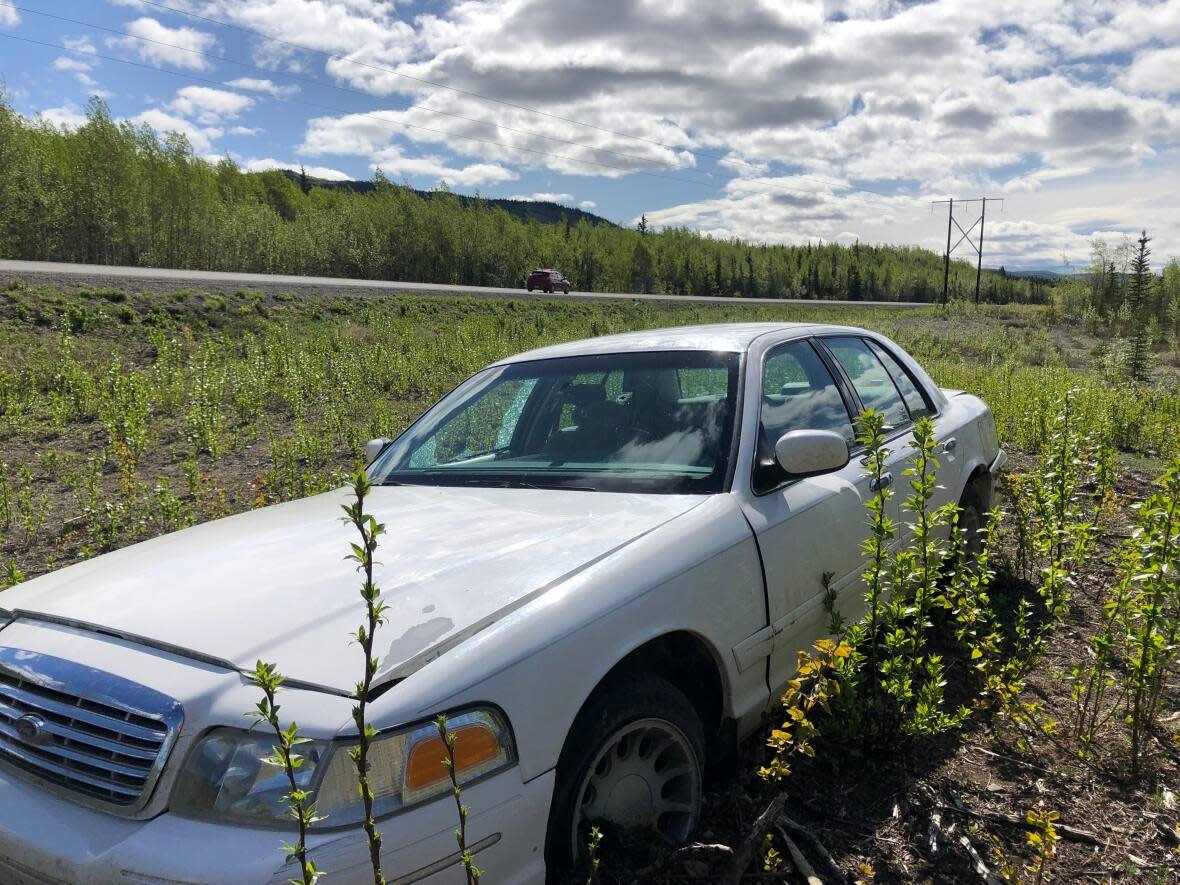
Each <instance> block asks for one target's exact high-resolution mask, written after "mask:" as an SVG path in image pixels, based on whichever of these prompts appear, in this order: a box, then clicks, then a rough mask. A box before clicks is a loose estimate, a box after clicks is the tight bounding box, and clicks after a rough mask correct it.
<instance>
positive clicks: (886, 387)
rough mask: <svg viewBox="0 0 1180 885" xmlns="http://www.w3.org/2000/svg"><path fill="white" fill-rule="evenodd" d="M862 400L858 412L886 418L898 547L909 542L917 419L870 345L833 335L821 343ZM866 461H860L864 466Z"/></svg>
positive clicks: (888, 472) (891, 513) (888, 475)
mask: <svg viewBox="0 0 1180 885" xmlns="http://www.w3.org/2000/svg"><path fill="white" fill-rule="evenodd" d="M821 341H822V344H823V346H824V347H826V348H827V350H828V352H829V353H830V354H831V356H832V358H833V359H834V360H835V362H836V364H837V365H838V366H839V367H840V370H841V371H842V372H843V373H844V376H845V377H846V378H847V379H848V383H849V384H851V386H852V389H853V390H854V391H855V392H856V398H857V400H859V403H858V408H859V409H861V410H863V409H867V408H872V409H875V410H876V411H878V412H881V413H882V414H883V415H884V416H885V446H886V448H888V449H889V457H888V458H887V459H886V472H885V476H884V477H883V479H884V480H885V482H886V484H887V485H889V486H890V487H891V488H892V490H893V496H892V498H891V499H890V501H889V516H890V518H891V519H893V521H894V523H896V524H897V528H898V531H897V533H896V534H895V536H894V539H895V543H900V542H902V541H904V540H905V537H906V530H905V528H904V523H905V518H907V516H908V514H907V513H905V512H903V510H902V507H901V502H902V501H903V500H905V498H906V496H907V495H909V492H910V487H909V482H908V478H907V477H906V476H905V470H906V468H907V467H909V466H910V464H911V463H912V462H913V455H914V449H913V442H914V434H913V419H912V418H911V417H910V411H909V409H908V408H907V407H906V403H905V400H904V398H903V397H902V395H901V392H900V391H899V390H898V389H897V385H896V384H894V382H893V379H892V378H891V377H890V375H889V373H888V372H887V371H886V369H885V366H884V364H883V363H882V362H881V360H880V359H879V358H878V357H877V355H876V354H875V353H874V352H873V349H872V348H871V346H870V342H869V341H868V340H867V339H865V338H862V337H860V336H857V335H831V336H825V337H824V338H822V339H821ZM864 460H865V459H864V457H863V454H862V457H861V459H860V461H861V463H862V464H863V463H864Z"/></svg>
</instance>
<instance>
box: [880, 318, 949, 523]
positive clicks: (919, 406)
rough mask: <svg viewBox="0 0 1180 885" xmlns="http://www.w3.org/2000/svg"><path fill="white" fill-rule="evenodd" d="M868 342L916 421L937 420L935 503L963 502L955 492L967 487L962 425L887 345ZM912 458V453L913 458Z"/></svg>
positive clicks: (935, 422)
mask: <svg viewBox="0 0 1180 885" xmlns="http://www.w3.org/2000/svg"><path fill="white" fill-rule="evenodd" d="M868 343H869V347H871V348H872V350H873V353H874V354H875V355H876V356H877V358H878V359H880V360H881V362H882V364H883V365H884V366H885V370H886V371H887V372H888V373H889V376H890V377H891V378H892V379H893V382H894V384H896V385H897V389H898V390H899V391H900V392H901V396H902V399H904V400H905V404H906V408H907V409H909V413H910V417H911V418H912V419H913V420H914V421H917V420H918V419H919V418H923V417H928V418H930V419H931V420H932V421H933V422H934V438H935V439H936V440H937V441H938V447H937V448H936V449H935V457H936V458H937V459H938V486H937V487H936V488H935V490H934V498H933V499H932V501H931V506H932V507H941V506H943V505H944V504H949V503H951V502H954V503H955V504H957V503H959V502H958V501H957V500H956V498H955V495H956V494H957V493H958V490H959V489H960V488H962V486H963V462H962V460H961V459H960V457H959V449H958V444H959V441H958V438H957V431H958V427H956V426H955V425H954V424H953V423H952V418H951V416H950V415H949V414H947V410H946V409H943V410H942V411H939V410H938V409H937V407H936V406H935V404H934V399H933V397H931V395H930V393H929V391H926V392H923V385H922V383H921V382H920V381H918V379H917V378H915V377H914V376H913V375H912V374H911V373H910V372H909V370H908V369H906V367H905V366H904V365H903V364H902V362H901V360H899V359H898V358H897V356H896V355H895V354H893V353H892V352H891V351H890V350H889V348H888V347H887V346H886V345H884V344H882V343H881V342H878V341H873V340H872V339H868ZM912 459H913V454H912V453H911V461H912Z"/></svg>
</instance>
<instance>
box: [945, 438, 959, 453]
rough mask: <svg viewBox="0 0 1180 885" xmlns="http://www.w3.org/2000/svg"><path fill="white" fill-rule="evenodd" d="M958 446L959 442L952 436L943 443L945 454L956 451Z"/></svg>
mask: <svg viewBox="0 0 1180 885" xmlns="http://www.w3.org/2000/svg"><path fill="white" fill-rule="evenodd" d="M958 444H959V441H958V440H957V439H955V438H954V437H953V436H952V437H951V438H950V439H944V440H943V441H942V450H943V451H944V452H953V451H954V450H955V446H957V445H958Z"/></svg>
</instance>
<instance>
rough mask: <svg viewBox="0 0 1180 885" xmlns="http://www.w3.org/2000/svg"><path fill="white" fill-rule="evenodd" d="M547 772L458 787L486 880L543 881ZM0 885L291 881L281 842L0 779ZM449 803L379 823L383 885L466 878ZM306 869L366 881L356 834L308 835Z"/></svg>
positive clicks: (363, 848) (368, 874)
mask: <svg viewBox="0 0 1180 885" xmlns="http://www.w3.org/2000/svg"><path fill="white" fill-rule="evenodd" d="M552 794H553V772H552V771H550V772H547V773H546V774H544V775H541V776H540V777H537V778H534V779H533V780H531V781H529V782H527V783H522V782H521V779H520V771H519V769H516V768H513V769H511V770H509V771H505V772H503V773H501V774H498V775H496V776H495V777H491V778H488V779H487V780H485V781H482V782H480V783H477V784H473V785H471V786H470V787H467V788H465V789H464V790H463V801H464V804H466V805H468V806H470V808H471V812H470V816H469V817H468V823H467V832H468V846H469V847H475V846H479V851H478V853H477V854H476V863H477V864H478V865H479V867H480V868H481V869H486V870H487V871H488V873H489V875H490V876H491V877H493V878H494V879H495V880H496V881H498V882H500V881H502V882H509V883H541V882H543V881H544V879H545V859H544V857H545V851H544V844H545V828H546V825H547V823H548V817H549V802H550V799H551V797H552ZM0 796H2V797H3V799H2V800H0V882H2V883H4V885H45V883H54V885H57V883H70V885H75V883H76V885H99V883H103V885H106V883H111V885H115V883H128V885H129V883H136V885H213V883H217V885H237V883H241V885H247V883H249V885H261V883H273V885H278V883H285V882H287V881H288V880H289V879H291V878H292V877H294V876H297V875H298V871H297V869H296V867H295V866H294V865H293V864H285V863H284V855H283V851H282V848H281V846H282V843H283V842H284V841H288V840H289V839H290V838H291V834H289V833H286V832H279V831H275V830H264V829H251V828H247V827H241V826H236V825H233V826H231V825H223V824H217V823H210V822H206V821H195V820H189V819H186V818H182V817H178V816H176V815H173V814H167V813H165V814H162V815H160V816H158V817H156V818H154V819H152V820H147V821H133V820H124V819H121V818H116V817H113V816H111V815H108V814H104V813H102V812H99V811H93V810H90V809H87V808H83V807H81V806H79V805H75V804H74V803H72V802H70V801H68V800H65V799H61V798H57V797H55V796H51V795H49V794H47V793H46V792H44V791H43V790H40V789H38V788H37V787H36V786H35V785H33V784H31V783H29V782H28V781H25V780H23V779H20V778H17V777H15V776H13V775H11V774H9V773H8V772H6V771H0ZM455 825H456V811H455V804H454V801H453V800H452V799H451V797H450V795H445V796H443V797H441V798H440V799H439V800H436V801H434V802H431V803H429V804H427V805H424V806H422V807H420V808H417V809H414V810H412V811H409V812H406V813H405V814H401V815H394V816H393V817H390V818H387V819H386V820H384V821H383V822H382V823H381V825H380V829H381V833H382V845H383V851H382V866H383V868H384V872H385V876H386V878H387V879H388V881H389V882H390V885H395V883H397V885H409V883H411V882H427V883H430V885H436V883H437V885H445V883H463V882H466V876H465V874H464V871H463V868H462V866H461V865H460V863H459V858H458V856H457V854H456V847H457V846H456V844H455ZM309 848H310V852H311V856H312V858H313V859H314V860H315V862H316V866H317V867H318V868H319V869H321V870H322V871H324V872H325V873H327V874H328V875H329V876H330V880H331V881H332V882H335V883H353V882H356V883H363V882H372V881H373V874H372V869H371V867H370V866H369V862H368V846H367V843H366V840H365V834H364V832H363V831H361V830H359V829H349V830H347V831H342V832H335V833H331V832H329V833H321V834H316V835H314V836H313V837H312V839H311V840H310V841H309Z"/></svg>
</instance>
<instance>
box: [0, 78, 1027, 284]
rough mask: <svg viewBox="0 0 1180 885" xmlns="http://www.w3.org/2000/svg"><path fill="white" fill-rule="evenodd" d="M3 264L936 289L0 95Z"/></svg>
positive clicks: (910, 259) (884, 254)
mask: <svg viewBox="0 0 1180 885" xmlns="http://www.w3.org/2000/svg"><path fill="white" fill-rule="evenodd" d="M0 258H19V259H26V260H44V261H67V262H82V263H90V264H114V265H132V266H146V267H170V268H184V269H192V270H229V271H241V272H257V273H286V274H309V275H316V276H333V277H347V278H360V279H384V280H403V281H408V282H433V283H454V284H463V285H482V286H513V287H514V286H521V285H523V281H524V277H525V276H526V275H527V274H528V272H529V270H530V269H532V268H533V267H537V266H552V267H557V268H559V269H560V270H562V271H563V272H564V273H565V274H566V276H568V277H569V278H570V279H571V280H572V282H573V284H574V287H575V288H576V289H580V290H582V291H597V292H634V293H643V292H663V293H670V294H676V295H696V296H724V297H742V298H752V297H762V298H812V299H849V300H854V301H860V300H864V301H921V302H932V301H936V300H938V299H940V298H941V293H942V278H943V262H942V258H941V256H939V255H936V254H935V253H933V252H930V251H928V250H925V249H918V248H912V247H902V246H868V245H862V244H860V243H854V244H852V245H841V244H839V243H818V242H817V243H809V244H806V245H802V246H785V245H765V244H755V243H749V242H744V241H742V240H737V239H727V240H722V239H715V238H712V237H708V236H703V235H701V234H699V233H696V232H693V231H690V230H686V229H678V228H673V229H664V230H660V231H647V230H642V229H635V228H626V229H625V228H620V227H614V226H610V225H604V224H592V223H590V222H588V221H587V220H585V219H579V220H577V221H576V223H573V222H572V221H571V219H570V218H568V217H567V218H566V219H565V221H564V222H558V223H556V224H543V223H539V222H537V221H534V220H523V219H520V218H518V217H516V216H514V215H513V214H511V213H510V212H508V211H505V209H504V208H501V207H498V206H496V205H495V204H494V203H493V202H492V201H488V200H480V199H471V198H468V197H463V198H461V197H459V196H457V195H455V194H450V193H447V192H445V190H443V191H441V192H432V193H430V194H428V195H426V196H423V195H420V194H419V193H418V192H416V191H414V190H413V189H412V188H410V187H408V186H404V185H401V184H397V183H394V182H392V181H390V180H389V179H387V178H386V177H385V176H384V175H382V174H381V173H380V171H378V172H377V174H376V176H375V181H374V184H373V187H372V188H371V189H370V190H368V191H367V192H358V191H354V190H349V189H341V188H328V187H318V186H315V183H314V182H312V181H306V180H305V181H304V182H303V186H302V187H301V186H300V184H299V179H298V177H297V176H295V177H294V180H292V176H288V175H287V174H284V173H283V172H280V171H273V172H261V173H250V172H243V171H242V170H240V169H239V168H238V167H237V166H236V165H235V163H234V162H233V161H232V160H231V159H229V158H228V157H227V158H224V159H222V160H221V161H219V162H218V163H216V164H212V163H209V162H208V161H206V160H204V159H202V158H201V157H198V156H196V155H195V154H194V152H193V149H192V146H191V145H190V144H189V143H188V141H187V140H186V139H185V138H184V137H183V136H182V135H179V134H177V133H167V134H161V133H157V132H155V131H153V130H152V129H151V128H150V127H148V126H135V125H132V124H130V123H128V122H125V121H117V120H115V119H113V118H112V116H111V114H110V111H109V110H108V108H107V107H106V105H105V103H103V102H102V100H101V99H98V98H95V99H93V100H92V101H91V102H90V104H89V105H88V108H87V122H86V123H85V124H84V125H82V126H79V127H77V128H74V129H67V130H60V129H57V128H56V127H54V126H53V125H51V124H49V123H47V122H45V121H42V120H39V119H29V118H25V117H22V116H21V115H19V114H17V113H16V112H14V111H13V110H12V108H11V106H10V105H9V104H8V102H7V101H6V100H5V98H4V96H3V94H2V93H0ZM949 291H950V295H951V297H952V298H956V299H960V298H972V297H974V293H975V268H974V267H972V266H971V265H969V264H967V263H966V262H954V263H953V264H952V266H951V273H950V286H949ZM1048 291H1049V287H1048V286H1047V284H1045V283H1043V282H1039V281H1036V280H1028V279H1018V278H1013V277H1009V276H1007V275H1006V274H1004V273H1002V272H991V271H988V272H985V273H984V277H983V284H982V289H981V293H980V298H981V300H984V301H987V302H992V303H1017V302H1019V303H1028V302H1032V303H1043V302H1044V301H1045V300H1046V299H1047V297H1048V295H1047V293H1048Z"/></svg>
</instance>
